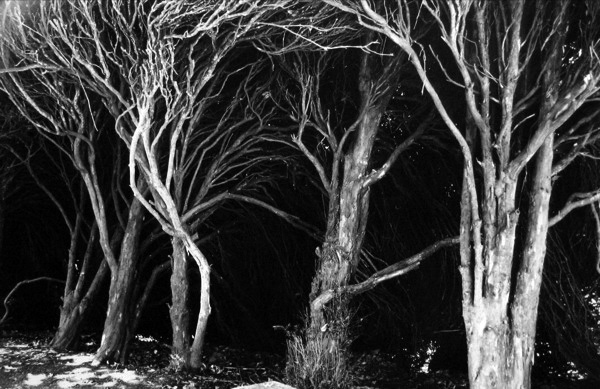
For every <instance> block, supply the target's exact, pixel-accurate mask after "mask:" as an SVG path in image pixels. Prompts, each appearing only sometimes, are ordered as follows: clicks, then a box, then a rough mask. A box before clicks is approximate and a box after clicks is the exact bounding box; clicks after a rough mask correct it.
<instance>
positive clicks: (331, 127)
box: [274, 34, 457, 387]
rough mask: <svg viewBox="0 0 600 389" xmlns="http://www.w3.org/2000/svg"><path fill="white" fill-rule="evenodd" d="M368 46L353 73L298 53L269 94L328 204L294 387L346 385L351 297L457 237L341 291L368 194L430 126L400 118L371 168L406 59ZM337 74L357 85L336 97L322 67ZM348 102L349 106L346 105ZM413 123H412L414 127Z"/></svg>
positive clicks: (296, 342) (420, 113) (350, 271)
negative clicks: (351, 76) (391, 141)
mask: <svg viewBox="0 0 600 389" xmlns="http://www.w3.org/2000/svg"><path fill="white" fill-rule="evenodd" d="M350 38H355V39H356V37H352V36H351V37H350ZM371 38H372V37H371V36H370V34H367V36H366V38H365V40H366V43H365V44H364V46H363V49H364V50H365V51H364V52H362V53H360V54H357V53H354V55H356V57H358V58H359V61H358V63H359V65H358V66H357V67H353V66H348V65H347V64H343V63H342V61H340V58H346V59H347V58H353V56H352V54H348V53H343V54H342V55H338V56H337V58H336V57H335V56H329V55H328V54H326V53H321V52H317V53H312V54H305V53H300V54H294V55H290V56H288V57H284V58H282V59H281V60H280V61H279V63H280V64H281V67H282V68H283V69H284V71H283V74H284V76H282V77H281V79H280V82H279V84H277V86H276V89H277V90H276V91H274V95H276V96H277V97H276V100H279V103H278V104H280V105H281V108H282V110H283V111H284V112H288V115H289V118H290V119H291V120H292V121H293V122H295V123H296V126H297V132H296V133H295V134H294V135H293V136H292V140H291V142H290V143H291V144H292V145H293V146H294V147H296V148H297V149H298V150H299V151H300V152H301V154H302V155H303V156H304V157H305V158H306V159H307V160H308V161H309V162H310V163H311V164H312V166H313V168H314V169H315V171H316V172H317V175H318V179H319V183H320V185H321V187H322V188H323V189H324V192H325V194H326V198H327V201H328V203H327V204H328V208H327V216H326V223H325V224H326V231H325V234H324V239H323V241H324V242H323V244H322V245H321V246H320V247H319V248H317V250H316V253H317V257H318V262H317V267H316V274H315V276H314V278H313V281H312V287H311V293H310V297H309V301H310V306H309V314H308V319H307V323H306V328H305V332H304V333H303V334H302V336H300V337H295V338H293V339H292V340H291V341H290V343H289V345H288V376H289V377H290V379H292V380H293V381H294V382H295V383H296V384H298V385H306V386H309V387H322V386H323V385H325V386H326V385H330V386H331V387H337V386H343V385H347V380H348V377H347V374H348V373H347V361H346V360H345V358H346V354H347V347H348V346H349V344H350V340H349V333H348V327H349V324H350V316H351V312H350V308H349V302H350V299H351V297H352V296H353V295H357V294H359V293H362V292H364V291H367V290H369V289H371V288H373V287H375V286H376V285H377V284H379V283H380V282H383V281H384V280H387V279H390V278H393V277H396V276H399V275H401V274H405V273H406V272H408V271H410V270H413V269H415V268H416V267H417V266H418V264H419V262H420V261H421V260H423V259H424V258H426V257H428V256H429V255H431V254H432V253H434V252H436V251H437V250H438V249H440V248H443V247H446V246H448V245H452V244H455V243H457V239H449V240H446V241H443V242H441V243H440V244H439V245H435V246H432V247H429V248H427V249H426V250H425V251H423V252H421V253H419V254H417V255H415V256H413V257H411V258H409V259H407V260H405V261H402V262H399V263H396V264H394V265H391V266H389V267H387V268H385V269H382V270H381V271H379V272H377V273H375V274H373V275H371V276H370V277H369V278H368V279H367V280H365V281H364V282H361V283H359V284H354V285H351V284H350V281H351V280H352V278H353V277H354V275H355V273H356V270H357V268H358V266H359V263H360V262H361V260H363V259H364V257H363V256H362V252H361V251H362V245H363V240H364V236H365V233H366V229H367V218H368V207H369V193H370V188H371V187H372V186H373V185H374V184H375V183H377V182H378V181H379V180H381V179H382V178H383V177H384V176H385V175H386V174H387V173H388V172H389V170H390V169H391V167H392V165H393V164H394V162H395V161H396V160H397V159H398V157H399V156H400V155H401V154H402V153H403V152H405V151H406V150H407V149H409V148H410V147H411V145H413V144H414V143H415V142H417V141H418V140H419V138H420V137H421V136H422V134H423V133H424V132H425V130H426V129H428V127H429V126H430V125H431V123H432V118H433V117H432V115H431V111H430V110H428V109H427V105H426V104H425V105H424V108H422V109H421V110H415V112H413V113H412V114H410V115H408V117H409V118H410V119H409V120H407V121H408V122H410V124H407V123H403V124H404V125H407V126H414V127H413V128H412V131H411V132H410V133H409V135H405V136H404V137H401V136H398V137H399V138H401V140H400V141H398V142H397V144H396V145H394V147H392V150H390V151H389V152H388V154H386V155H385V157H384V158H383V162H375V161H374V158H373V149H374V146H375V144H376V142H377V141H379V140H380V139H381V135H380V134H379V131H381V127H382V123H381V122H382V117H384V115H385V114H386V110H387V109H388V106H389V104H390V100H391V98H392V96H393V95H394V93H396V92H397V91H398V90H401V89H402V88H401V87H399V83H398V80H399V78H400V74H401V72H402V70H401V69H402V67H401V65H402V64H403V62H404V61H405V58H406V57H405V56H404V55H403V54H398V53H394V52H393V50H390V49H388V48H387V47H386V46H385V45H382V51H385V54H384V56H381V57H380V56H378V55H376V54H374V53H372V52H370V51H371V50H372V47H371V46H370V39H371ZM349 40H350V39H349ZM347 61H348V62H351V60H348V59H347ZM337 66H339V68H337V69H341V68H342V66H343V68H344V72H356V73H355V74H358V81H357V83H356V84H353V83H352V82H347V80H346V83H347V84H349V85H347V88H348V89H345V90H344V88H343V87H338V86H337V85H336V84H338V85H339V84H343V81H342V82H340V81H339V80H335V81H333V82H331V83H327V82H326V81H325V80H327V77H328V76H330V74H328V72H332V73H334V72H336V70H330V69H336V67H337ZM353 87H354V88H356V89H358V93H357V96H356V95H355V96H356V97H353V93H352V88H353ZM338 89H339V90H338ZM332 90H333V91H334V92H333V93H331V91H332ZM324 91H328V92H330V93H327V94H326V93H324ZM330 95H333V98H330V97H329V96H330ZM354 99H355V101H356V104H355V105H353V104H352V101H353V100H354ZM331 100H333V101H331ZM387 118H388V119H389V118H390V117H389V116H387ZM419 120H420V121H421V124H420V125H414V123H415V122H416V121H419ZM388 130H389V131H397V130H398V129H397V128H388ZM398 132H399V131H398ZM324 361H325V362H324Z"/></svg>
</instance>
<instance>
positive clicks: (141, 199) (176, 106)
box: [11, 0, 328, 367]
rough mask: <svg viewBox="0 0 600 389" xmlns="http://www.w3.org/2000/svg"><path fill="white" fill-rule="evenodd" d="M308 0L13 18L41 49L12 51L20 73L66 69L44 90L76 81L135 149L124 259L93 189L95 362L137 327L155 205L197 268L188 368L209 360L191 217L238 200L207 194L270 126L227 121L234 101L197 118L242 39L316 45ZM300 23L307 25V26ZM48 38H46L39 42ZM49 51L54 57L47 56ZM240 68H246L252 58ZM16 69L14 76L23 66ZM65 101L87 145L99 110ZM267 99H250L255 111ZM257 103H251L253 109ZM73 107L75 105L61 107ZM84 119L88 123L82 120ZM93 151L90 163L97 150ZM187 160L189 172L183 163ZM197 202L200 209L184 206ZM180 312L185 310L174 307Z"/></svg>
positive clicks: (102, 7)
mask: <svg viewBox="0 0 600 389" xmlns="http://www.w3.org/2000/svg"><path fill="white" fill-rule="evenodd" d="M300 6H302V9H303V10H305V11H311V12H306V13H301V12H298V13H297V12H294V11H292V9H294V8H295V7H292V2H289V1H287V0H286V1H283V0H282V1H279V2H274V3H273V2H257V3H251V4H249V3H239V2H235V1H230V2H226V3H218V4H217V3H204V2H202V3H199V2H195V1H184V2H181V1H167V0H164V1H126V2H115V1H109V0H106V1H101V2H97V3H90V2H86V1H81V0H69V1H66V2H59V1H49V2H45V3H44V4H42V6H41V7H40V14H39V23H38V24H36V28H32V29H31V30H27V32H24V31H21V30H18V27H15V31H18V33H17V32H15V34H14V36H15V37H16V38H22V39H24V40H27V39H28V38H29V39H31V41H32V42H27V43H28V44H29V46H28V47H37V48H38V51H35V52H33V51H27V50H24V49H23V47H26V46H25V45H21V46H19V48H20V51H18V50H16V49H15V50H14V51H16V52H17V54H15V55H14V56H15V57H16V58H18V59H23V58H28V59H29V61H25V60H21V61H17V64H16V66H13V71H12V73H13V74H14V72H16V71H19V70H18V69H19V68H18V66H20V70H24V69H27V70H32V71H38V73H40V74H41V76H42V77H46V76H47V75H48V74H51V75H52V76H53V75H57V78H58V82H59V84H58V85H57V86H54V88H55V89H56V91H51V92H50V93H47V94H46V96H51V95H53V94H55V93H63V91H62V90H61V89H60V88H62V87H63V83H64V84H65V85H68V88H69V89H68V90H67V91H68V92H71V94H70V97H71V100H72V101H74V102H76V103H77V104H79V103H87V104H89V105H90V106H91V107H94V109H96V108H97V104H98V102H101V104H102V105H103V106H104V108H105V110H106V112H108V113H109V114H110V115H111V116H112V118H113V119H114V125H115V130H116V133H117V134H118V135H119V136H120V138H121V139H122V140H123V142H124V144H125V145H126V146H127V147H128V149H129V173H130V174H129V177H130V187H131V188H132V190H133V194H134V196H135V199H134V200H132V202H131V206H130V208H129V211H130V213H129V217H128V218H129V221H128V225H127V227H126V231H125V236H124V237H123V242H122V244H121V253H120V255H119V257H120V259H119V260H118V261H117V256H116V255H115V254H114V253H112V252H111V250H110V245H109V239H108V233H107V230H106V229H105V228H103V226H102V225H100V220H103V219H105V215H104V212H105V204H104V203H103V201H102V198H101V197H100V196H99V195H98V194H97V193H95V192H93V191H92V190H91V189H90V197H92V205H93V207H94V212H95V213H96V218H97V219H99V220H98V222H99V240H100V243H101V246H102V248H103V251H104V253H105V257H106V260H107V262H108V266H109V268H110V269H111V287H110V291H109V308H108V312H107V318H106V322H105V326H104V334H103V337H102V344H101V347H100V349H99V350H98V352H97V354H96V358H95V363H101V362H102V361H104V360H107V359H122V358H124V349H125V346H126V339H127V335H126V328H128V327H129V326H128V325H127V322H129V321H130V320H131V312H128V311H127V309H126V306H127V303H126V302H127V301H128V300H130V299H131V293H132V288H133V287H134V284H135V283H134V279H135V278H136V273H135V272H136V270H135V269H136V265H137V258H138V256H139V255H138V252H137V247H138V244H139V242H138V241H139V231H140V228H141V220H142V219H143V209H146V210H147V211H149V212H150V213H151V214H152V216H153V217H154V218H155V219H156V220H158V222H159V223H160V225H161V226H162V228H163V230H164V231H165V232H166V233H167V234H169V235H170V236H172V237H173V243H174V250H175V253H176V255H175V256H176V257H178V258H180V257H182V256H183V255H182V254H183V252H182V247H181V245H182V244H183V246H184V247H185V249H186V250H187V251H188V252H189V253H190V255H191V256H192V258H193V259H194V261H195V262H196V264H197V266H198V269H199V271H200V276H201V293H200V301H201V302H200V312H199V315H198V322H197V326H196V334H195V335H196V336H195V338H194V342H193V344H192V346H191V350H189V352H190V354H191V356H190V361H191V362H190V363H191V366H192V367H198V366H200V356H201V351H202V345H203V339H204V334H205V330H206V323H207V320H208V316H209V313H210V301H209V297H210V268H209V264H208V261H207V259H206V257H205V256H204V255H203V253H202V251H201V250H200V249H199V247H198V244H197V243H196V238H195V236H194V232H193V231H192V229H191V227H192V226H193V224H194V223H193V222H192V220H190V218H191V217H192V216H194V217H195V216H196V215H197V214H198V213H200V212H201V211H209V210H210V207H212V206H214V205H216V204H218V203H219V201H222V200H224V199H226V198H235V196H233V195H231V194H227V195H226V194H225V193H223V194H222V195H221V196H220V197H219V196H213V197H212V198H211V199H207V198H205V196H206V194H207V193H206V192H207V191H208V190H209V189H211V187H213V186H215V183H216V181H218V180H222V181H221V182H220V183H218V185H223V186H224V187H225V186H226V185H228V184H229V183H230V182H233V181H235V180H237V179H239V178H240V177H246V174H247V173H248V166H253V165H254V164H255V162H256V161H261V160H264V159H266V157H259V158H258V159H254V160H253V159H252V158H256V157H252V158H250V156H249V155H250V154H252V155H253V154H254V153H255V151H256V150H255V147H256V144H255V142H256V140H255V139H254V138H255V135H256V131H257V130H262V129H264V125H265V123H264V122H259V123H258V125H250V124H248V125H247V126H246V123H245V122H244V121H242V123H237V124H235V125H232V127H231V128H229V129H227V128H223V126H224V125H230V124H229V123H228V120H229V119H230V118H229V116H230V115H231V113H232V112H234V111H235V110H237V109H238V108H239V106H238V105H239V104H238V103H236V102H235V101H234V103H235V104H233V105H231V106H230V107H232V108H231V109H224V111H222V112H223V117H222V118H221V119H218V120H216V123H217V125H216V126H213V127H211V128H212V131H213V132H212V133H211V132H210V131H208V132H202V131H201V130H200V129H198V127H200V128H201V126H202V125H204V124H205V123H203V122H202V120H204V115H205V112H204V108H203V105H206V104H207V102H211V104H212V101H217V100H218V99H217V97H218V96H216V95H215V96H213V95H212V93H216V94H218V93H220V92H222V87H223V86H222V85H219V84H218V83H214V82H213V80H215V79H219V80H221V81H223V80H225V81H226V80H228V79H229V77H228V76H224V73H220V70H219V68H220V67H221V66H225V60H226V58H227V54H228V53H229V52H231V51H232V50H233V49H234V48H236V47H238V45H239V44H240V43H242V42H245V41H249V40H250V38H253V39H255V40H259V39H260V37H261V36H262V35H263V34H270V35H273V34H274V33H273V31H285V32H286V33H288V35H291V37H292V39H288V41H287V42H285V48H286V49H293V48H294V47H296V48H297V47H299V45H300V44H298V43H297V42H300V43H301V44H303V45H306V44H308V43H307V42H310V44H313V43H315V42H317V41H318V39H315V40H305V39H306V38H302V39H300V38H299V37H300V36H302V37H305V36H311V34H310V30H311V29H312V28H313V27H314V26H313V24H311V23H309V22H307V21H309V20H310V18H311V17H313V16H314V15H316V14H317V11H320V9H321V8H322V7H319V8H318V7H313V6H310V5H306V6H304V5H299V6H297V7H300ZM327 17H328V14H325V15H320V18H324V19H327ZM36 20H37V19H36ZM291 21H293V22H298V21H299V22H298V23H292V22H291ZM286 23H287V25H290V26H291V27H290V28H287V29H283V30H281V29H280V28H279V26H280V25H281V24H286ZM295 30H299V31H301V32H306V33H305V34H299V33H297V32H295ZM326 32H327V30H317V31H316V32H315V34H317V35H324V34H325V33H326ZM279 34H280V33H279ZM28 35H31V36H30V37H28ZM280 35H281V34H280ZM16 38H15V40H16ZM41 41H46V42H49V44H48V45H46V46H42V45H40V42H41ZM13 46H18V45H16V44H13ZM44 54H46V55H48V58H44V61H38V59H40V57H41V56H42V55H44ZM239 68H240V71H241V70H242V69H244V68H245V67H239ZM248 69H250V73H251V74H253V73H254V71H253V70H252V69H254V68H253V67H251V66H250V67H248ZM236 72H237V71H236ZM11 77H12V78H13V79H14V77H15V76H14V75H12V76H11ZM13 82H16V81H14V80H13ZM242 85H244V88H242V89H239V90H238V93H239V94H241V95H242V96H241V97H244V96H243V95H244V94H249V92H250V89H249V84H247V83H246V84H245V83H244V82H242ZM63 94H64V93H63ZM90 96H91V97H90ZM245 97H246V98H247V99H246V100H248V98H250V100H253V101H259V98H260V95H256V94H255V93H252V94H250V95H249V96H245ZM64 104H65V105H66V106H67V107H68V108H69V109H71V110H72V111H73V113H75V114H76V115H75V119H73V120H78V123H76V124H77V126H76V128H77V129H78V132H77V136H75V137H74V143H75V144H76V145H77V147H79V146H80V145H82V144H83V143H82V138H83V140H88V139H87V138H88V137H90V133H89V132H88V133H86V132H85V131H86V130H87V129H88V128H92V126H91V125H90V126H88V125H89V124H94V121H93V120H91V119H94V115H93V114H91V115H90V114H88V115H82V114H81V112H85V110H84V109H82V108H81V107H85V104H83V105H82V106H76V107H71V105H69V104H67V103H66V102H65V103H64ZM258 105H260V104H258ZM258 105H257V104H254V103H253V104H251V106H250V111H251V110H252V109H253V108H255V106H258ZM234 108H235V109H234ZM90 110H92V108H90ZM80 111H81V112H80ZM65 112H69V110H65ZM248 113H249V111H246V116H247V114H248ZM47 116H48V117H50V118H48V117H46V119H48V120H51V118H52V115H50V114H48V115H47ZM69 116H70V112H69V114H65V115H64V117H69ZM80 116H85V117H83V118H82V117H80ZM61 119H62V118H61ZM84 119H87V121H86V122H84ZM53 124H54V123H53ZM197 126H198V127H197ZM55 127H56V125H55ZM195 131H199V132H198V136H196V135H194V132H195ZM239 131H241V132H242V133H243V131H247V132H246V133H245V134H244V135H243V136H241V137H238V136H237V135H236V136H233V134H234V133H236V132H239ZM253 131H254V132H253ZM193 142H196V143H193ZM84 143H85V142H84ZM201 146H204V148H202V147H201ZM188 147H189V148H190V149H189V150H188V149H187V148H188ZM192 147H195V148H192ZM213 152H214V154H212V153H213ZM88 153H89V155H88V159H89V160H90V165H92V164H91V162H92V160H93V158H94V154H93V152H92V150H90V151H88ZM209 156H210V157H213V158H214V160H215V161H216V162H215V164H213V165H212V166H210V165H209V167H210V169H209V170H208V172H207V173H206V174H207V175H206V176H205V177H204V179H205V181H200V180H198V181H196V177H195V176H193V177H191V178H189V177H184V176H183V175H182V174H184V173H191V174H194V175H195V174H197V171H193V170H192V167H191V166H192V165H188V166H185V165H186V164H191V163H194V162H198V161H199V160H201V159H202V158H204V157H209ZM246 158H250V159H249V160H246ZM227 161H228V162H227ZM76 162H77V161H76ZM228 163H229V165H227V164H228ZM219 164H221V165H219ZM198 166H199V167H201V166H204V165H203V164H199V165H198ZM78 168H80V166H79V165H78ZM178 168H181V169H182V170H181V171H179V172H178V171H176V169H178ZM211 169H212V170H211ZM138 172H139V174H138ZM203 173H205V172H203ZM257 177H258V178H260V176H257ZM84 178H85V179H86V183H88V182H89V184H90V185H89V187H90V188H94V187H95V186H97V185H96V184H95V183H94V178H93V175H87V174H86V175H84ZM186 179H189V180H190V182H191V184H189V183H188V182H186V181H185V180H186ZM258 181H259V182H260V179H259V180H258ZM239 183H241V184H243V185H241V186H244V185H245V183H244V180H243V179H242V180H240V182H239ZM204 184H206V185H204ZM185 185H190V186H189V188H198V186H196V185H200V186H199V189H200V194H201V195H199V196H196V197H195V198H191V200H192V201H196V203H194V202H188V200H190V195H189V194H188V195H187V197H186V198H184V197H180V195H182V193H178V191H181V190H182V188H183V187H184V186H185ZM215 187H216V186H215ZM188 190H191V189H188ZM147 196H149V197H151V198H152V200H149V199H148V198H146V197H147ZM237 199H241V197H237ZM180 201H183V203H180ZM251 201H252V202H254V203H259V202H257V201H256V200H251ZM261 204H262V205H263V206H266V204H264V203H261ZM188 206H189V207H192V208H191V209H189V210H187V211H186V208H187V207H188ZM183 212H187V214H184V213H183ZM186 218H187V219H186ZM177 264H181V261H176V263H174V268H175V274H177V275H182V274H184V273H185V271H184V270H185V269H183V270H182V269H180V268H178V267H177V266H176V265H177ZM180 279H181V278H180ZM175 284H177V282H175ZM175 292H176V293H175V295H176V296H180V295H181V296H183V295H185V291H181V293H179V292H178V291H175ZM175 316H177V315H174V316H173V317H174V318H175ZM182 320H185V318H184V319H182ZM178 328H179V329H181V328H182V327H177V326H175V333H176V334H177V335H178V336H179V335H180V334H181V331H179V330H178ZM183 348H184V349H185V346H183Z"/></svg>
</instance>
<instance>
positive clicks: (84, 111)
mask: <svg viewBox="0 0 600 389" xmlns="http://www.w3.org/2000/svg"><path fill="white" fill-rule="evenodd" d="M66 5H67V4H64V3H62V2H44V3H40V5H39V9H38V10H35V11H31V12H32V13H31V14H26V15H25V14H23V13H21V9H20V7H19V5H13V7H12V8H10V9H6V10H5V11H6V12H5V14H4V22H3V28H4V31H3V34H2V37H1V39H2V42H3V44H2V54H1V57H2V61H3V67H4V68H6V69H11V71H10V72H6V73H4V74H2V78H1V80H0V83H1V85H2V86H1V87H2V89H3V90H4V91H5V92H6V93H7V95H8V96H9V98H10V100H11V102H12V103H13V104H14V105H15V107H16V108H17V109H18V110H19V112H20V113H21V115H23V117H25V118H26V119H27V120H28V121H29V122H30V123H31V124H32V125H33V126H34V127H35V128H36V129H37V130H38V131H40V133H41V134H43V135H47V136H48V137H51V136H58V137H62V138H65V139H66V141H65V144H62V143H60V142H59V141H57V142H55V144H56V145H57V146H58V149H59V150H60V151H61V152H63V153H64V154H65V155H66V156H67V158H69V159H70V160H71V163H72V164H73V166H74V167H75V169H76V170H77V172H78V174H79V175H80V176H81V179H82V180H83V182H84V184H85V188H86V191H87V196H88V200H89V202H90V205H91V208H92V210H93V214H94V219H95V222H96V225H97V230H98V240H99V243H100V247H101V249H102V252H103V255H104V258H105V260H106V262H107V265H108V267H109V269H110V271H111V291H110V296H109V297H110V298H109V309H108V312H109V314H110V315H108V316H109V318H112V319H114V318H115V317H117V318H119V314H121V318H124V320H121V318H119V319H117V320H116V321H117V325H113V326H109V327H110V328H109V334H110V335H111V336H110V337H108V338H105V339H103V347H105V345H106V344H107V342H108V343H109V344H111V347H112V350H111V353H105V352H104V349H103V347H101V350H100V351H102V352H101V353H100V354H99V358H100V359H104V358H108V356H107V354H110V358H115V359H120V358H121V357H122V358H124V355H125V353H124V350H125V349H126V344H125V339H126V336H125V335H124V334H125V333H126V332H127V328H128V325H129V322H128V320H125V319H127V318H128V317H129V316H130V314H129V312H128V309H129V304H131V303H132V301H131V300H133V298H132V296H131V293H132V291H133V289H134V286H135V282H134V281H135V271H136V267H137V260H138V253H137V247H138V240H139V234H140V231H141V227H142V221H143V217H144V211H143V207H142V206H141V204H140V203H139V202H138V201H137V200H135V199H132V196H131V195H130V196H127V195H125V196H124V197H125V198H122V197H121V196H122V195H123V192H122V191H118V189H116V188H114V189H115V190H114V191H111V190H110V189H108V190H105V189H104V186H103V185H102V183H101V182H100V174H99V168H100V169H101V168H106V169H107V171H112V172H113V173H115V174H117V175H118V172H119V171H120V167H118V166H114V169H113V166H111V165H110V164H107V162H108V161H110V159H109V158H107V159H106V160H102V159H101V158H100V157H99V156H98V155H97V151H98V143H97V142H98V138H99V137H100V136H101V134H102V133H103V131H102V130H103V127H102V126H100V127H99V126H98V123H99V120H100V118H101V117H103V111H102V109H101V108H102V107H101V106H100V105H99V104H97V103H96V102H97V100H96V97H95V95H94V93H93V91H89V90H86V89H84V88H83V86H82V84H81V79H79V78H77V76H78V74H77V73H76V72H75V70H76V69H75V68H74V66H73V64H72V63H71V57H69V56H68V54H66V53H68V52H69V50H70V49H71V46H70V43H72V42H71V41H70V40H69V39H71V38H73V37H75V36H77V33H76V32H73V34H74V35H73V36H70V37H69V36H68V35H67V36H65V35H61V34H60V33H59V32H60V31H61V30H60V28H61V26H62V27H64V26H66V25H68V23H67V19H68V17H69V16H68V14H65V13H64V12H65V11H69V9H68V8H67V7H65V8H63V6H66ZM71 11H73V10H72V9H71ZM31 15H34V16H33V17H30V16H31ZM74 20H75V19H71V21H74ZM61 22H63V23H62V24H61ZM71 27H74V25H71ZM25 31H27V32H25ZM13 65H14V66H13ZM17 72H18V73H17ZM116 150H119V149H118V148H117V149H116ZM114 157H115V158H114V161H116V163H117V165H118V163H119V162H121V161H123V158H121V157H119V155H118V152H117V153H116V154H114ZM102 165H104V166H102ZM107 197H108V198H110V199H112V200H114V201H115V203H114V204H112V207H108V201H107V200H106V199H107ZM127 197H129V199H127ZM123 206H124V207H125V208H126V210H123V212H124V213H125V217H122V215H120V214H119V212H117V215H114V217H115V219H116V220H117V221H118V223H120V227H121V228H122V230H121V229H120V228H117V229H113V228H111V227H112V225H111V222H112V220H114V219H112V218H111V217H110V216H109V215H107V212H110V209H115V210H121V207H123ZM75 226H76V222H75V223H74V224H73V225H72V227H73V228H74V230H73V231H75V230H76V228H75ZM91 230H93V229H91ZM91 230H90V231H91ZM119 248H120V251H119ZM84 262H85V260H84ZM72 266H75V263H72ZM70 271H72V270H70ZM102 271H103V267H102V266H100V267H99V268H98V272H97V275H98V276H100V275H101V274H102ZM84 274H85V273H83V274H82V273H79V276H80V277H82V276H83V275H84ZM68 278H69V277H68ZM71 287H73V285H72V284H70V283H67V286H66V288H65V299H64V301H63V304H65V305H64V306H63V309H62V310H61V315H63V316H62V317H63V318H66V317H70V319H69V320H63V318H61V324H64V325H66V326H67V327H66V328H65V327H62V328H59V330H58V331H57V336H58V334H59V333H63V334H64V335H65V336H67V337H70V334H76V333H77V329H76V326H78V325H79V323H80V322H81V319H82V318H81V317H79V316H80V315H79V314H78V312H79V313H81V312H83V310H82V309H81V308H82V305H81V304H82V303H85V302H86V301H87V300H86V299H84V298H83V297H84V296H83V295H80V297H81V298H82V300H79V301H76V300H73V299H72V298H71V297H72V296H70V290H71V289H70V288H71ZM76 288H77V287H76ZM123 312H127V314H124V313H123ZM71 315H75V316H71ZM107 320H108V319H107ZM108 321H109V322H110V320H108ZM71 325H72V326H73V327H71ZM113 337H115V338H117V339H119V342H112V341H111V340H112V339H113ZM59 338H60V337H57V338H55V339H54V341H53V343H54V344H55V345H56V346H57V347H60V348H63V347H69V346H71V345H72V339H61V340H59Z"/></svg>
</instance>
